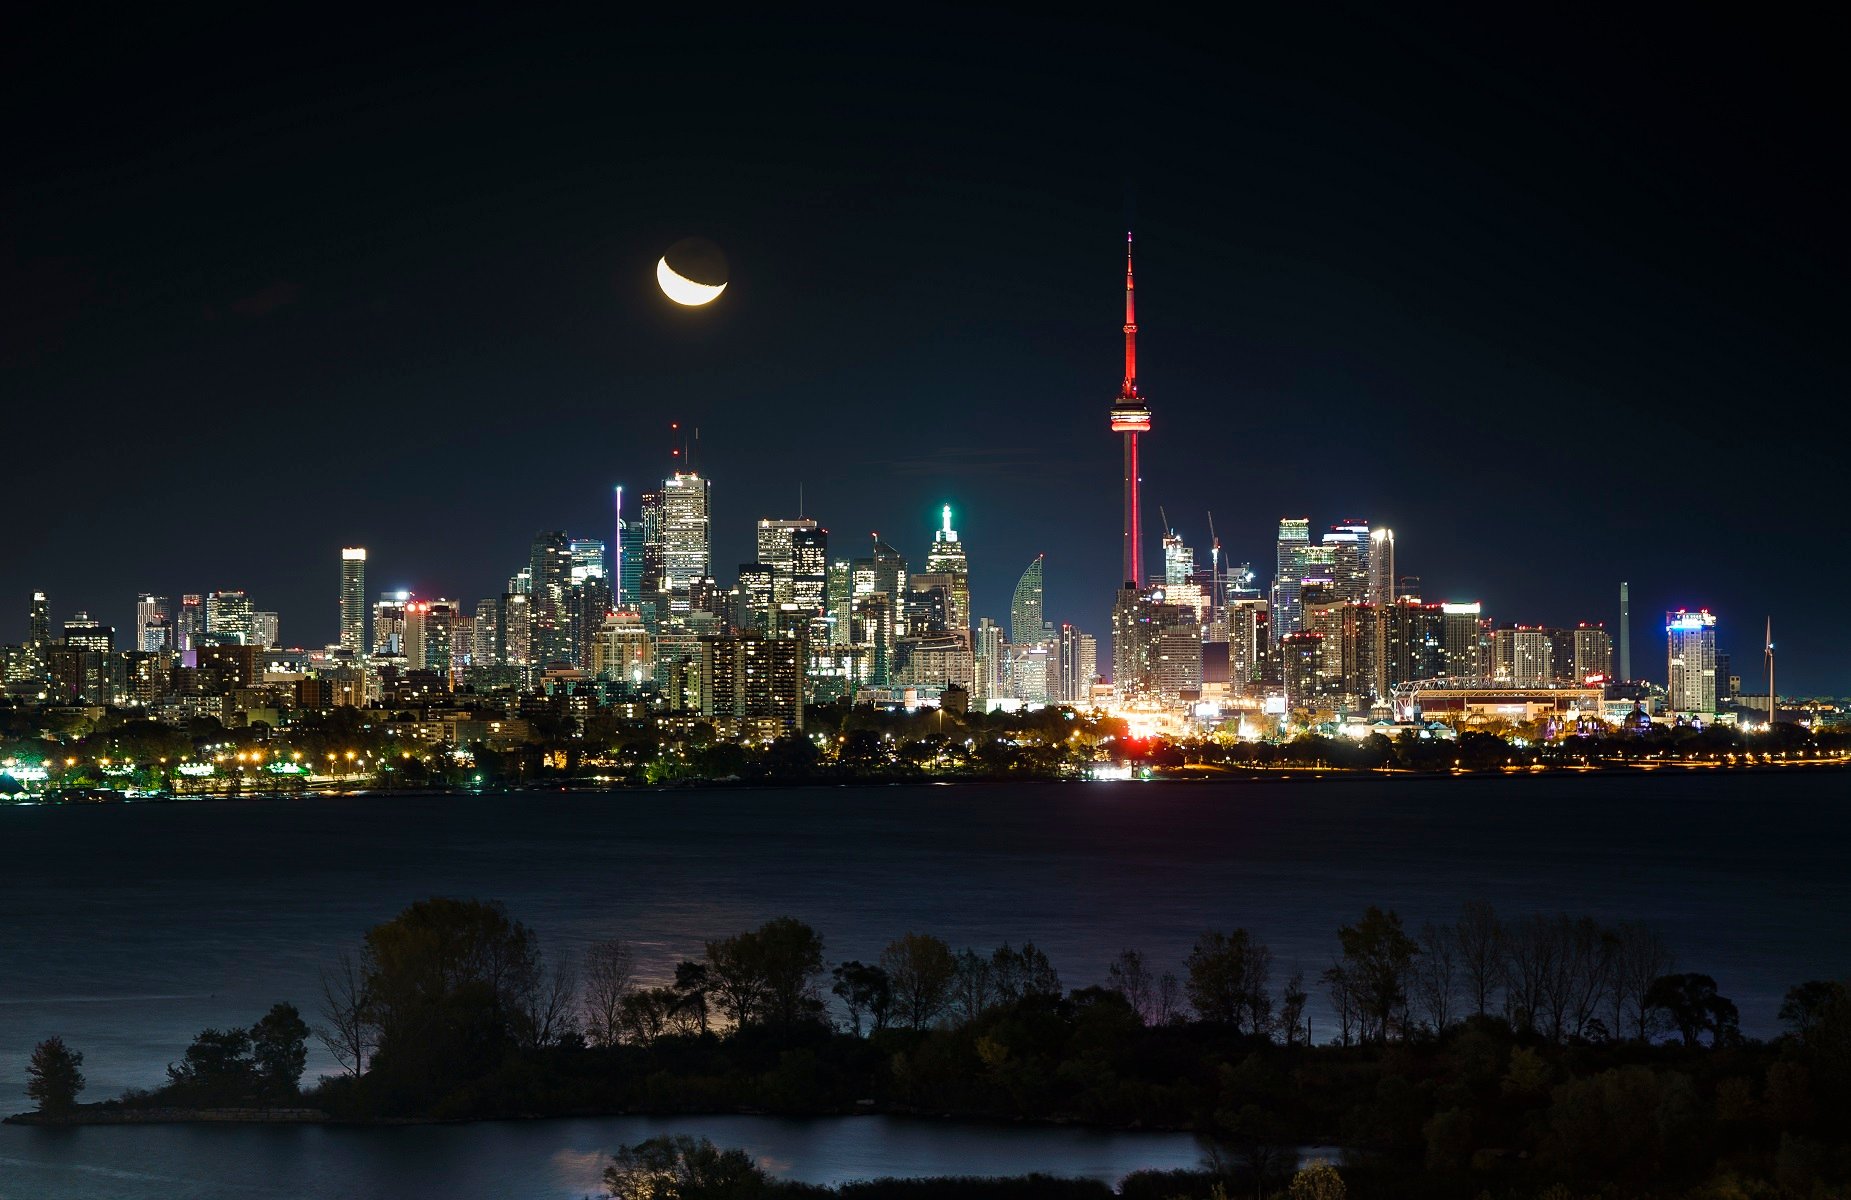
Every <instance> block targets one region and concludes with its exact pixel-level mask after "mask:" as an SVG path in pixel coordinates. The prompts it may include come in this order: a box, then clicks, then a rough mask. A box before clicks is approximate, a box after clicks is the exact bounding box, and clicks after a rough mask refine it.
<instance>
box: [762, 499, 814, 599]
mask: <svg viewBox="0 0 1851 1200" xmlns="http://www.w3.org/2000/svg"><path fill="white" fill-rule="evenodd" d="M816 528H817V524H816V520H815V518H813V517H760V518H759V519H758V561H759V562H761V563H763V564H764V565H765V566H767V567H770V568H771V570H772V573H773V574H772V585H771V586H772V595H773V597H774V600H775V602H776V603H777V604H792V603H795V601H794V600H793V598H792V597H793V596H794V595H795V594H796V593H795V583H796V566H795V562H796V557H797V534H798V533H800V532H801V533H809V532H813V531H814V530H815V529H816Z"/></svg>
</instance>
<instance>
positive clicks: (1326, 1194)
mask: <svg viewBox="0 0 1851 1200" xmlns="http://www.w3.org/2000/svg"><path fill="white" fill-rule="evenodd" d="M1288 1195H1289V1196H1290V1197H1291V1200H1344V1197H1345V1196H1346V1195H1348V1191H1347V1189H1345V1188H1344V1186H1343V1176H1341V1175H1339V1174H1338V1173H1337V1168H1335V1167H1333V1166H1331V1165H1330V1164H1329V1163H1312V1164H1311V1165H1310V1166H1308V1167H1305V1168H1304V1169H1302V1170H1300V1171H1299V1172H1298V1173H1297V1174H1295V1175H1293V1176H1292V1186H1291V1188H1290V1189H1288Z"/></svg>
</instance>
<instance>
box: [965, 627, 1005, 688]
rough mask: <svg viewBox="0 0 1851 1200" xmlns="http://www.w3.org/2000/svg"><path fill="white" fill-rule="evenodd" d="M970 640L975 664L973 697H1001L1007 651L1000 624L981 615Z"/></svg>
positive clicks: (1003, 686)
mask: <svg viewBox="0 0 1851 1200" xmlns="http://www.w3.org/2000/svg"><path fill="white" fill-rule="evenodd" d="M972 641H973V642H974V652H975V655H976V664H977V685H976V689H975V695H974V696H973V699H975V700H978V701H987V700H997V699H1001V698H1002V697H1003V696H1004V695H1005V694H1006V692H1007V686H1008V681H1007V678H1006V676H1005V667H1004V664H1005V662H1006V660H1007V651H1006V650H1005V648H1004V642H1003V630H1002V626H1000V625H998V624H997V623H996V622H995V621H992V620H991V619H990V618H988V617H983V618H981V619H979V620H978V622H977V628H976V629H974V630H973V631H972Z"/></svg>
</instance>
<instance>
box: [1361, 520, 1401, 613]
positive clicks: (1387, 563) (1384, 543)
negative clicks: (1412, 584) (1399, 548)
mask: <svg viewBox="0 0 1851 1200" xmlns="http://www.w3.org/2000/svg"><path fill="white" fill-rule="evenodd" d="M1368 570H1369V587H1368V594H1367V599H1368V601H1369V603H1371V604H1373V605H1376V606H1377V607H1378V608H1385V607H1387V606H1388V605H1390V604H1393V603H1394V602H1395V601H1396V599H1398V597H1397V595H1396V589H1395V531H1394V530H1392V529H1371V530H1370V531H1369V568H1368Z"/></svg>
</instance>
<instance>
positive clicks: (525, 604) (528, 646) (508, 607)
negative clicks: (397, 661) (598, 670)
mask: <svg viewBox="0 0 1851 1200" xmlns="http://www.w3.org/2000/svg"><path fill="white" fill-rule="evenodd" d="M495 616H496V618H497V626H496V630H495V646H496V655H495V656H496V658H497V659H499V660H500V663H501V665H502V666H504V667H513V668H515V670H516V671H518V672H521V673H523V674H525V673H526V672H528V671H529V670H531V669H532V667H533V665H534V660H533V625H534V622H533V596H532V595H531V594H530V593H528V592H524V591H514V590H512V589H510V590H509V591H506V592H503V593H502V595H501V603H500V604H499V605H497V606H496V610H495ZM373 640H374V641H375V642H377V641H378V640H379V635H378V633H377V632H375V633H374V635H373Z"/></svg>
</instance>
